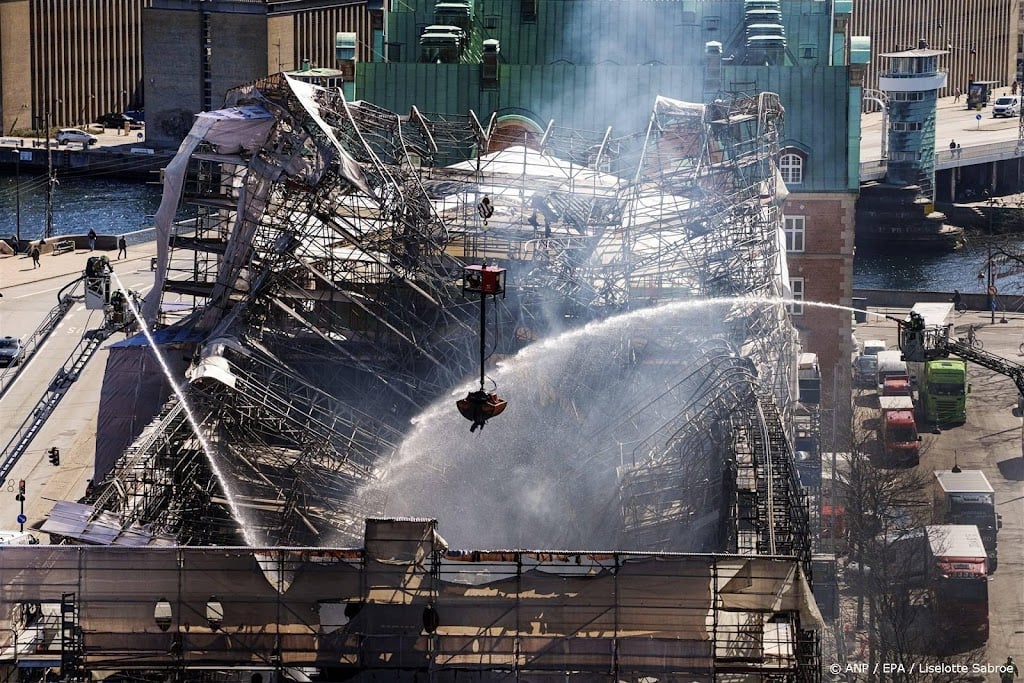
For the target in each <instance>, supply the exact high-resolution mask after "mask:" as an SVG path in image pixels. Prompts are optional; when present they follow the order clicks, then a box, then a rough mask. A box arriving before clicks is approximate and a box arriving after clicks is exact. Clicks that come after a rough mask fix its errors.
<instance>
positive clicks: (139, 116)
mask: <svg viewBox="0 0 1024 683" xmlns="http://www.w3.org/2000/svg"><path fill="white" fill-rule="evenodd" d="M124 115H125V116H126V117H127V118H128V120H129V121H131V126H132V128H133V129H135V128H142V127H143V126H145V125H146V112H145V111H143V110H142V109H129V110H128V111H126V112H124Z"/></svg>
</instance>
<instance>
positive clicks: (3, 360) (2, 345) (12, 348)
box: [0, 337, 24, 367]
mask: <svg viewBox="0 0 1024 683" xmlns="http://www.w3.org/2000/svg"><path fill="white" fill-rule="evenodd" d="M23 350H24V349H23V348H22V346H21V340H20V339H18V338H17V337H3V338H0V365H2V366H5V367H6V366H10V365H17V364H18V363H20V362H21V357H22V351H23Z"/></svg>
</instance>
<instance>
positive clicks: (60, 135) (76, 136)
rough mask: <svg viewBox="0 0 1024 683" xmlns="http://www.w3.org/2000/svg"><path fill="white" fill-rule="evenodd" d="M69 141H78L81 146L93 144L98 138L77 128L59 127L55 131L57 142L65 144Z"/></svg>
mask: <svg viewBox="0 0 1024 683" xmlns="http://www.w3.org/2000/svg"><path fill="white" fill-rule="evenodd" d="M69 142H80V143H82V146H83V147H88V146H89V145H95V144H96V143H97V142H99V139H98V138H97V137H96V136H95V135H90V134H89V133H86V132H85V131H84V130H81V129H79V128H61V129H60V130H59V131H57V144H58V145H66V144H68V143H69Z"/></svg>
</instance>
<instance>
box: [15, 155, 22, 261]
mask: <svg viewBox="0 0 1024 683" xmlns="http://www.w3.org/2000/svg"><path fill="white" fill-rule="evenodd" d="M13 152H14V215H15V219H14V220H15V223H14V230H15V233H14V238H15V240H17V242H18V243H17V244H16V245H15V247H14V253H18V251H19V250H20V249H21V150H20V149H15V150H13Z"/></svg>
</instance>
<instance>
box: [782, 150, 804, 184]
mask: <svg viewBox="0 0 1024 683" xmlns="http://www.w3.org/2000/svg"><path fill="white" fill-rule="evenodd" d="M779 172H780V173H782V181H783V182H784V183H786V184H787V185H799V184H800V183H802V182H803V181H804V158H803V157H802V156H800V155H799V154H796V153H794V152H783V153H782V157H781V158H780V159H779Z"/></svg>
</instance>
